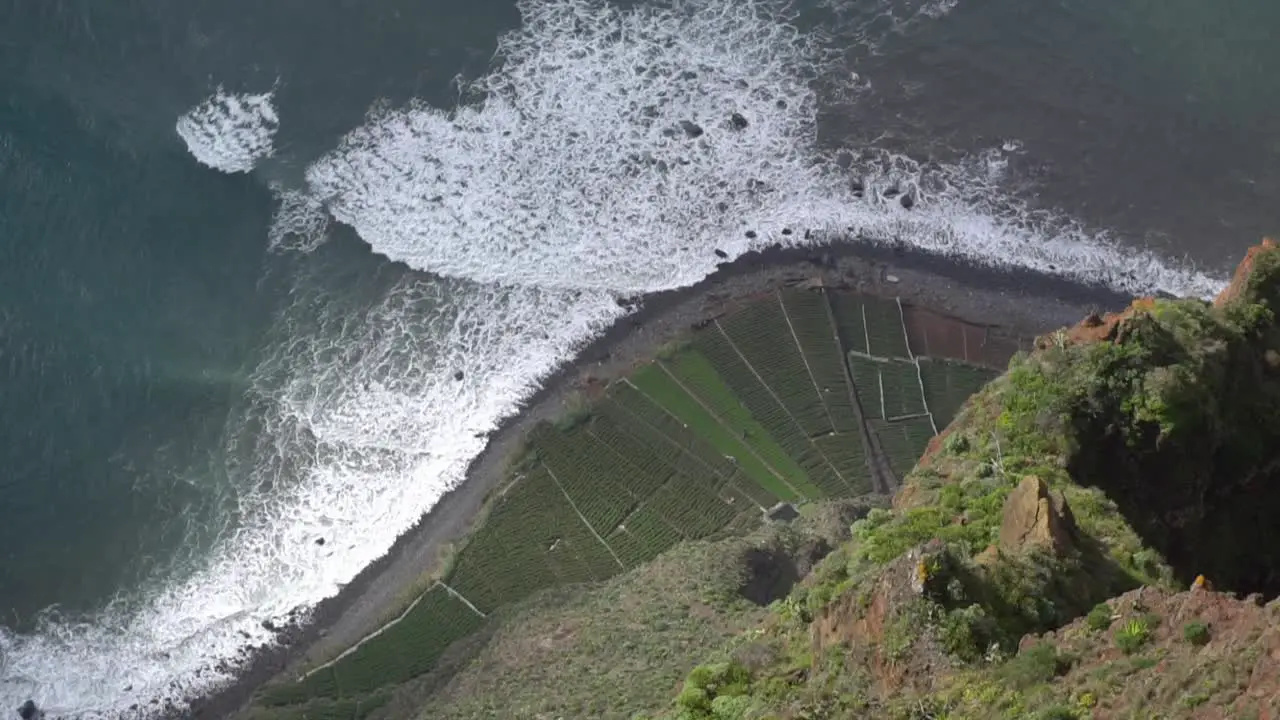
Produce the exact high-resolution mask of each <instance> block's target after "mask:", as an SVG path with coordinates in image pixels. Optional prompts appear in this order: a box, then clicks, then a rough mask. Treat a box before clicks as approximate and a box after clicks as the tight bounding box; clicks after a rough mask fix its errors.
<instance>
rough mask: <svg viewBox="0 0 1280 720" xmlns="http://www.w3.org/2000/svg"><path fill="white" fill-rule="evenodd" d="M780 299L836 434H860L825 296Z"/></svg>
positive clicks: (789, 295) (814, 294)
mask: <svg viewBox="0 0 1280 720" xmlns="http://www.w3.org/2000/svg"><path fill="white" fill-rule="evenodd" d="M781 297H782V300H783V308H784V310H785V311H786V314H787V317H788V318H789V320H790V323H791V327H792V329H793V330H794V331H795V336H796V340H797V341H798V342H799V344H800V351H801V353H803V355H804V357H805V360H806V361H807V363H808V366H809V372H810V374H811V375H812V376H813V379H814V382H815V383H816V384H817V386H818V389H819V390H820V391H821V398H822V402H823V404H824V405H826V407H827V413H828V414H829V415H830V417H831V422H832V425H833V427H834V429H835V431H836V432H838V433H859V432H860V431H861V430H862V422H861V420H860V418H859V417H858V412H857V409H856V408H855V407H854V405H853V399H852V391H853V388H852V387H850V385H849V378H848V374H847V373H846V371H845V364H844V352H843V351H842V350H841V348H840V343H839V340H838V339H837V337H836V330H835V326H834V325H833V323H832V320H831V311H830V308H829V307H828V304H827V300H826V297H825V293H824V292H812V291H810V292H788V293H784V294H782V296H781Z"/></svg>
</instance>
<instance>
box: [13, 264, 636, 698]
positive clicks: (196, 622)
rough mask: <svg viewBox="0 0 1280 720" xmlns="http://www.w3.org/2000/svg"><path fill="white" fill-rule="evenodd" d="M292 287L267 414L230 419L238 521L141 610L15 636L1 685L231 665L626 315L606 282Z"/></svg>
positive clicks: (126, 690)
mask: <svg viewBox="0 0 1280 720" xmlns="http://www.w3.org/2000/svg"><path fill="white" fill-rule="evenodd" d="M295 297H296V304H295V305H294V306H293V308H292V309H291V310H290V311H289V312H288V313H286V314H285V315H284V316H283V317H281V319H280V322H279V324H278V327H277V333H278V344H277V346H276V351H275V353H274V354H273V356H272V357H270V358H268V359H267V360H266V362H264V363H263V364H262V366H261V367H260V368H259V369H258V370H257V372H256V373H255V376H254V378H253V382H254V387H255V390H254V397H253V398H251V400H252V402H253V404H254V405H255V406H257V407H259V408H261V409H262V412H253V413H249V414H248V415H247V416H246V420H245V422H244V424H243V426H241V427H238V428H233V432H232V433H231V438H232V441H233V443H234V444H236V445H237V447H235V448H234V450H235V451H236V452H235V454H236V455H237V456H240V457H248V458H252V462H251V463H249V464H248V465H247V467H246V472H245V473H244V475H243V479H242V480H241V483H242V488H241V491H240V503H241V513H242V515H243V521H242V523H241V527H240V528H239V529H237V530H236V531H235V532H234V534H231V535H229V536H227V537H224V538H222V540H221V542H219V543H218V544H217V545H216V547H215V550H214V552H213V553H212V556H211V557H210V558H208V560H207V565H206V566H205V567H203V568H201V569H199V571H197V572H196V573H195V574H194V575H193V576H192V577H191V578H190V579H188V580H187V581H185V582H182V583H179V584H176V585H171V586H168V587H160V588H155V589H154V590H153V591H152V592H151V593H150V595H149V596H148V597H147V598H146V599H145V602H144V603H142V605H143V606H144V610H143V611H142V612H141V613H127V612H124V611H123V609H120V610H117V611H108V612H107V613H105V614H104V615H103V616H102V617H99V618H96V619H95V620H94V621H93V622H92V623H88V622H85V623H76V622H70V621H67V620H65V619H64V620H59V619H57V618H52V617H51V618H49V622H47V623H46V624H45V626H44V627H43V628H42V630H41V632H40V633H38V634H35V635H32V636H19V637H14V636H12V635H0V651H2V652H3V655H4V658H5V662H6V664H5V666H4V667H3V672H2V673H0V698H3V699H4V700H6V701H10V700H13V699H15V698H16V699H17V700H16V702H22V701H23V700H25V699H26V698H27V697H35V698H36V699H38V701H39V702H40V704H41V706H43V707H47V708H49V709H50V710H51V711H53V712H59V713H63V714H67V715H76V716H81V717H97V716H98V715H96V714H94V713H101V714H102V716H104V717H105V716H111V714H112V713H113V712H120V711H123V710H125V709H127V708H128V707H129V706H130V705H131V704H133V703H143V704H144V705H145V704H146V703H147V702H148V701H149V700H150V699H151V698H156V697H160V698H174V699H180V698H181V697H183V696H184V695H185V694H186V693H187V692H189V691H194V690H199V689H202V688H207V687H210V686H211V685H214V684H216V683H217V682H219V681H220V680H225V679H226V677H227V676H225V675H223V674H221V673H219V672H218V671H216V670H215V669H212V668H211V667H210V666H212V665H214V664H215V663H216V662H217V661H218V660H220V659H224V658H234V657H235V656H236V654H237V652H238V651H239V649H240V648H241V647H242V646H244V645H246V644H249V643H262V642H266V641H268V640H269V639H270V634H269V633H268V632H267V631H266V630H264V629H263V627H262V626H261V624H260V623H261V621H262V620H263V619H264V618H276V619H279V618H282V617H284V616H285V615H286V614H287V613H288V612H289V611H290V610H292V609H293V608H295V607H297V606H300V605H308V604H311V603H314V602H316V601H318V600H320V599H322V598H324V597H327V596H330V595H332V594H334V593H335V592H336V591H337V590H338V589H339V588H340V587H341V586H342V584H343V583H345V582H347V581H349V580H350V579H351V578H352V577H353V576H354V575H355V574H356V573H358V572H359V571H360V570H361V569H362V568H363V567H364V566H365V565H367V564H369V563H370V562H372V561H373V560H375V559H377V558H378V557H379V556H381V555H382V554H383V553H385V552H386V550H387V548H388V547H389V546H390V544H391V542H392V541H393V540H394V539H395V537H396V536H397V535H398V534H399V533H400V532H401V531H403V530H404V529H406V528H407V527H409V526H410V525H412V524H413V523H414V522H415V521H417V519H418V517H419V516H420V515H421V513H422V512H423V511H425V510H426V509H427V508H429V507H430V506H431V505H433V504H434V503H435V502H436V501H437V500H438V499H439V497H440V496H441V495H442V494H443V493H444V492H445V491H446V490H447V489H448V488H449V487H451V486H452V485H453V484H454V483H456V482H457V481H459V480H460V479H461V478H462V477H463V474H464V471H465V469H466V466H467V464H468V463H469V462H470V460H471V459H472V458H473V457H475V456H476V455H477V454H478V453H479V452H480V450H481V449H482V448H483V445H484V442H485V437H486V435H487V433H488V432H490V431H492V430H494V429H495V428H496V426H497V423H498V421H499V420H500V418H502V417H503V416H505V415H507V414H510V413H511V412H513V411H514V410H515V409H516V407H517V404H518V403H519V402H520V401H521V400H522V399H523V398H525V397H527V396H528V395H529V394H530V393H531V392H532V391H533V390H534V389H536V386H537V384H538V382H539V381H540V380H541V379H542V378H543V377H545V376H546V374H547V373H549V372H550V371H551V370H552V369H553V368H554V367H555V365H556V364H557V363H558V362H559V361H561V360H563V359H564V358H566V357H571V356H572V355H573V353H574V352H575V351H576V350H577V349H578V348H579V347H580V345H581V343H582V342H583V341H584V339H586V338H589V337H591V336H593V335H594V334H596V333H597V332H599V331H600V330H601V329H602V328H603V327H605V326H606V325H607V324H608V323H609V322H611V321H612V320H613V319H615V318H616V317H617V316H618V315H619V314H620V313H621V312H622V310H621V309H620V308H619V307H618V305H617V304H616V303H615V302H614V301H613V299H612V297H611V296H608V295H604V294H590V293H566V292H556V291H549V290H543V289H536V288H492V287H491V288H482V287H478V286H475V285H474V284H471V283H466V282H457V281H452V282H448V281H446V282H431V281H423V280H421V279H415V278H412V277H409V278H406V279H404V280H402V281H400V282H398V283H397V284H396V285H395V286H394V287H392V288H391V289H390V290H389V291H387V292H386V293H385V297H384V299H383V300H381V301H380V302H378V303H376V304H375V305H374V306H373V307H372V308H366V309H364V310H362V311H356V310H353V308H352V307H351V306H350V304H349V303H346V302H341V301H338V300H335V299H333V298H331V297H329V296H328V295H326V294H325V293H324V292H323V291H321V290H319V289H317V288H316V287H315V286H314V284H311V285H307V284H305V283H303V284H300V286H299V287H298V289H297V290H296V291H295ZM459 372H461V373H462V379H461V380H457V379H455V377H456V376H457V375H456V374H457V373H459ZM317 538H324V540H325V543H324V544H323V545H317V544H316V543H315V540H316V539H317ZM14 706H15V707H16V704H15V705H14Z"/></svg>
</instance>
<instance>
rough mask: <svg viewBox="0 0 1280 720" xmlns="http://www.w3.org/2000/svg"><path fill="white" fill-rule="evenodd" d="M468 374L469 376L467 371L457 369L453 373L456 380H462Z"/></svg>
mask: <svg viewBox="0 0 1280 720" xmlns="http://www.w3.org/2000/svg"><path fill="white" fill-rule="evenodd" d="M466 376H467V375H466V373H464V372H462V371H461V370H458V371H456V372H454V373H453V379H454V380H462V378H464V377H466Z"/></svg>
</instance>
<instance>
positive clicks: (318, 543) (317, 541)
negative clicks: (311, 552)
mask: <svg viewBox="0 0 1280 720" xmlns="http://www.w3.org/2000/svg"><path fill="white" fill-rule="evenodd" d="M316 544H317V545H320V546H323V545H324V538H322V537H318V538H316Z"/></svg>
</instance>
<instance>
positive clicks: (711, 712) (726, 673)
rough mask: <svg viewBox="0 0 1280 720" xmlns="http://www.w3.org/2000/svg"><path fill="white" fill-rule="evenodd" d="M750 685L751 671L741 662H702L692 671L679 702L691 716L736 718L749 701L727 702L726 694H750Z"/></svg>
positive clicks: (706, 719)
mask: <svg viewBox="0 0 1280 720" xmlns="http://www.w3.org/2000/svg"><path fill="white" fill-rule="evenodd" d="M750 688H751V671H750V670H747V668H746V667H744V666H743V665H741V664H739V663H736V662H727V663H716V664H714V665H699V666H698V667H696V668H694V669H693V670H690V671H689V677H688V678H686V679H685V681H684V689H683V690H681V691H680V695H679V697H677V698H676V706H677V707H679V708H680V710H681V717H687V718H690V719H691V720H735V718H737V717H741V714H742V713H745V712H746V709H747V706H748V704H749V703H739V702H727V701H726V698H737V697H739V696H742V695H746V694H747V692H748V691H749V690H750ZM744 700H745V698H744ZM739 708H740V709H739ZM734 712H738V715H736V716H735V715H734V714H733V713H734Z"/></svg>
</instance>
